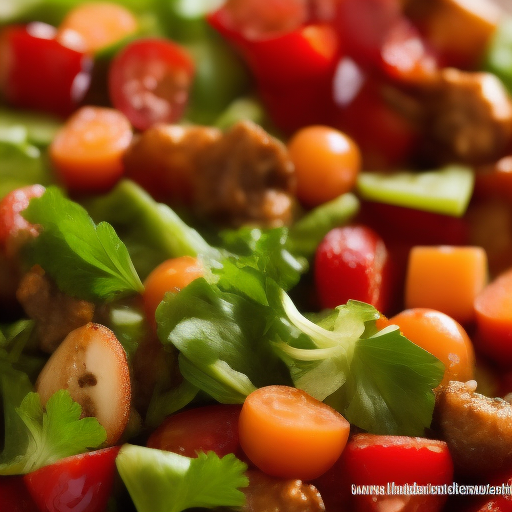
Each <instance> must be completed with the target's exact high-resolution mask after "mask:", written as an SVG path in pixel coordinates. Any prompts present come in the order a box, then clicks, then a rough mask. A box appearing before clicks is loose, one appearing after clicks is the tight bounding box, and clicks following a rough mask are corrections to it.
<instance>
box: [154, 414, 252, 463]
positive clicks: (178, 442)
mask: <svg viewBox="0 0 512 512" xmlns="http://www.w3.org/2000/svg"><path fill="white" fill-rule="evenodd" d="M241 409H242V406H241V405H220V404H219V405H210V406H205V407H198V408H196V409H189V410H188V411H183V412H180V413H178V414H174V415H172V416H169V417H168V418H167V419H165V421H164V422H163V423H162V424H161V425H160V426H159V427H158V428H157V429H156V430H155V431H154V432H153V434H151V436H150V437H149V439H148V443H147V445H148V446H149V448H157V449H159V450H166V451H169V452H175V453H179V454H180V455H184V456H185V457H197V452H198V451H203V452H208V451H213V452H215V453H216V454H217V455H218V456H219V457H224V455H227V454H228V453H237V452H238V451H239V446H240V445H239V442H238V417H239V416H240V411H241Z"/></svg>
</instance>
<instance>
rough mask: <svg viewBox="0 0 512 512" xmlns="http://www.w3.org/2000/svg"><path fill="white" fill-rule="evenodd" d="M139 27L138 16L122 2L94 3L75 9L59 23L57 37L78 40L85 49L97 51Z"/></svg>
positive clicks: (64, 39)
mask: <svg viewBox="0 0 512 512" xmlns="http://www.w3.org/2000/svg"><path fill="white" fill-rule="evenodd" d="M137 29H138V22H137V19H136V18H135V16H134V15H133V14H132V13H131V12H130V11H129V10H128V9H126V8H124V7H123V6H121V5H118V4H113V3H109V2H91V3H85V4H81V5H78V6H77V7H75V8H74V9H72V10H71V11H70V12H69V13H68V15H67V16H66V17H65V18H64V20H63V22H62V23H61V25H60V26H59V30H58V33H57V39H59V40H60V41H61V42H63V43H64V42H69V41H76V44H78V45H79V46H80V49H81V50H82V51H90V52H95V51H97V50H100V49H101V48H105V47H106V46H109V45H111V44H113V43H115V42H117V41H120V40H121V39H123V38H124V37H127V36H129V35H130V34H133V33H135V32H136V31H137Z"/></svg>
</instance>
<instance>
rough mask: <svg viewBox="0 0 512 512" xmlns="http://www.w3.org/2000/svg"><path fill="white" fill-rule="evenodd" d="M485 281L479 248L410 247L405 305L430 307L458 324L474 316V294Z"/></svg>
mask: <svg viewBox="0 0 512 512" xmlns="http://www.w3.org/2000/svg"><path fill="white" fill-rule="evenodd" d="M486 283H487V255H486V253H485V251H484V249H482V248H481V247H455V246H432V247H426V246H425V247H424V246H417V247H413V249H412V250H411V253H410V254H409V264H408V268H407V277H406V283H405V306H406V308H431V309H436V310H438V311H441V312H443V313H445V314H447V315H448V316H451V317H452V318H453V319H455V320H457V321H458V322H460V323H467V322H470V321H472V320H473V318H474V308H473V303H474V300H475V297H476V296H477V295H478V294H479V293H480V292H481V291H482V289H483V288H484V286H485V285H486Z"/></svg>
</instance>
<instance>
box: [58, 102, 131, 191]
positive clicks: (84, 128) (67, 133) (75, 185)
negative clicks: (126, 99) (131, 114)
mask: <svg viewBox="0 0 512 512" xmlns="http://www.w3.org/2000/svg"><path fill="white" fill-rule="evenodd" d="M131 139H132V128H131V125H130V122H129V121H128V119H127V118H126V117H125V116H124V115H123V114H122V113H121V112H119V111H117V110H114V109H111V108H103V107H82V108H81V109H80V110H78V111H77V112H75V114H74V115H73V116H71V117H70V118H69V119H68V121H67V123H66V124H65V125H64V127H63V128H62V129H61V130H60V131H59V132H58V133H57V135H56V136H55V139H54V140H53V142H52V144H51V145H50V158H51V160H52V162H53V164H54V166H55V168H56V171H57V174H58V176H59V177H60V179H61V180H62V182H63V183H64V185H65V186H66V187H68V188H69V189H72V190H74V191H78V192H99V191H102V190H105V189H108V188H109V187H111V186H113V185H114V184H115V183H116V182H117V181H118V179H119V178H120V177H121V175H122V174H123V163H122V157H123V154H124V152H125V150H126V149H127V148H128V146H129V144H130V142H131Z"/></svg>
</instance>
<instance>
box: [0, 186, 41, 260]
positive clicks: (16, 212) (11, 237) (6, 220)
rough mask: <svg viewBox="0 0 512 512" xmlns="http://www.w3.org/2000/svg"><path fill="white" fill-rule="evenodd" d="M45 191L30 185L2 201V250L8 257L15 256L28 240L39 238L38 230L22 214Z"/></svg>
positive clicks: (0, 247) (0, 230) (0, 226)
mask: <svg viewBox="0 0 512 512" xmlns="http://www.w3.org/2000/svg"><path fill="white" fill-rule="evenodd" d="M44 191H45V188H44V187H43V186H42V185H29V186H27V187H23V188H18V189H16V190H13V191H12V192H9V194H7V195H6V196H5V197H4V198H3V199H2V200H1V201H0V249H2V248H3V250H4V251H5V252H6V254H7V255H9V256H14V254H15V253H16V252H17V249H18V248H19V246H20V245H21V244H22V243H23V242H24V241H25V240H26V239H27V238H29V237H32V236H37V233H38V231H37V228H36V227H35V226H34V225H33V224H30V222H28V221H27V220H25V219H24V218H23V216H22V215H21V212H22V211H23V210H24V209H25V208H26V207H27V206H28V204H29V202H30V200H31V199H32V198H33V197H40V196H42V195H43V193H44Z"/></svg>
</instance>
